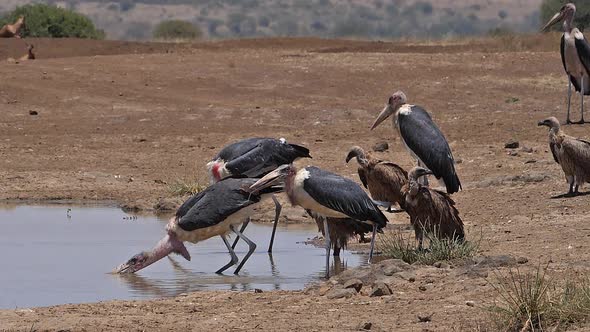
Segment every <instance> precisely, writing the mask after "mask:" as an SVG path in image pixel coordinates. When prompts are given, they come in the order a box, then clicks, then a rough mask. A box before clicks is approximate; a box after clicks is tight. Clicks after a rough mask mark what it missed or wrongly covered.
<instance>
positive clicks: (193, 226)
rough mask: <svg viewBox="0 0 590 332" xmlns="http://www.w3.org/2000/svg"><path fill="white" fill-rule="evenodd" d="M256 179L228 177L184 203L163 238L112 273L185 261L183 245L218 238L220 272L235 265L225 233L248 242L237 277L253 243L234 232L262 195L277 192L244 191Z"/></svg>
mask: <svg viewBox="0 0 590 332" xmlns="http://www.w3.org/2000/svg"><path fill="white" fill-rule="evenodd" d="M256 181H258V179H251V178H241V179H237V178H228V179H225V180H222V181H220V182H217V183H215V184H213V185H211V186H209V187H208V188H207V189H205V190H203V191H201V192H200V193H198V194H196V195H194V196H192V197H191V198H189V199H188V200H187V201H186V202H184V203H183V204H182V205H181V206H180V207H179V208H178V211H176V215H175V216H174V217H173V218H172V219H170V221H169V222H168V224H167V225H166V235H165V236H164V238H163V239H161V240H160V242H158V244H157V245H156V246H155V247H154V248H153V249H152V250H151V251H144V252H141V253H139V254H137V255H135V256H133V257H131V258H130V259H129V260H128V261H127V262H125V263H124V264H121V265H120V266H119V267H117V269H116V270H115V272H116V273H134V272H137V271H139V270H141V269H143V268H145V267H146V266H149V265H151V264H153V263H155V262H157V261H158V260H160V259H162V258H164V257H166V256H168V255H169V254H170V253H177V254H180V255H181V256H182V257H184V258H185V259H186V260H189V261H190V259H191V257H190V254H189V253H188V251H187V250H186V247H185V246H184V244H183V242H185V241H188V242H192V243H197V242H199V241H203V240H206V239H208V238H211V237H213V236H217V235H219V236H220V237H221V239H222V240H223V243H225V245H226V247H227V249H228V251H229V254H230V256H231V261H230V262H229V263H228V264H226V265H224V266H223V267H221V268H220V269H219V270H217V272H216V273H222V272H223V271H225V270H227V269H228V268H230V267H231V266H233V265H235V264H237V263H238V257H237V256H236V254H235V252H234V251H233V249H232V247H231V246H230V244H229V242H228V241H227V237H226V236H227V234H229V233H230V232H233V233H235V234H236V235H237V236H238V237H239V238H241V239H242V240H244V241H245V242H246V243H248V246H249V250H248V253H247V254H246V256H244V258H243V259H242V262H241V263H240V264H239V265H238V267H237V268H236V270H235V271H234V273H235V274H238V272H240V270H241V269H242V267H243V266H244V264H245V263H246V261H247V260H248V258H249V257H250V255H252V253H253V252H254V250H255V249H256V244H254V242H252V241H251V240H250V239H248V238H247V237H246V236H245V235H244V234H242V232H240V231H238V230H237V229H236V227H237V225H239V224H242V223H243V222H244V219H245V218H248V217H250V215H251V214H252V213H253V212H254V207H255V206H256V205H257V204H258V203H260V202H261V201H262V199H263V197H264V196H267V195H269V194H272V193H275V192H278V191H281V190H282V188H281V187H276V186H269V187H265V188H264V189H261V190H259V191H256V192H252V191H251V190H248V188H249V187H250V186H252V185H253V184H254V183H256Z"/></svg>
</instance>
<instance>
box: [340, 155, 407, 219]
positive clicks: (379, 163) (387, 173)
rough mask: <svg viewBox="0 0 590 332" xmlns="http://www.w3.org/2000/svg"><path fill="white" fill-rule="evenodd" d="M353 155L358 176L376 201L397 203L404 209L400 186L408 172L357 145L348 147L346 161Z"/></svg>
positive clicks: (402, 184) (403, 198)
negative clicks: (356, 163)
mask: <svg viewBox="0 0 590 332" xmlns="http://www.w3.org/2000/svg"><path fill="white" fill-rule="evenodd" d="M355 157H356V161H357V162H358V164H359V168H358V174H359V178H360V179H361V182H362V183H363V185H364V186H365V188H368V189H369V192H370V193H371V197H372V198H373V199H374V200H376V201H381V202H387V203H391V204H395V203H397V204H398V205H399V207H400V208H402V209H404V206H405V197H404V194H403V192H402V187H403V186H404V185H405V184H406V183H407V182H408V172H406V171H405V170H404V169H403V168H401V167H400V166H398V165H396V164H394V163H392V162H388V161H383V160H381V159H377V158H375V157H373V156H371V154H370V153H366V152H365V150H363V149H362V148H361V147H359V146H353V147H352V148H351V149H350V151H349V152H348V155H347V156H346V162H347V163H348V162H349V161H350V160H351V159H352V158H355Z"/></svg>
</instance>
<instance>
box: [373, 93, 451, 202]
mask: <svg viewBox="0 0 590 332" xmlns="http://www.w3.org/2000/svg"><path fill="white" fill-rule="evenodd" d="M391 115H394V117H393V126H394V127H395V128H396V129H397V131H398V133H399V135H400V137H401V139H402V142H403V143H404V146H405V147H406V149H407V150H408V152H409V153H410V155H411V156H412V157H414V158H415V159H416V160H417V161H418V166H424V167H426V168H428V169H429V170H431V171H432V173H433V174H434V176H435V177H436V178H437V179H439V180H440V179H442V181H443V182H444V185H445V187H446V189H447V193H449V194H452V193H455V192H457V191H459V190H461V181H460V180H459V176H458V175H457V172H456V170H455V160H454V158H453V153H452V152H451V148H450V147H449V143H448V142H447V139H446V138H445V136H444V135H443V133H442V131H441V130H440V129H439V128H438V126H437V125H436V123H434V121H433V120H432V118H431V117H430V114H428V112H427V111H426V110H425V109H423V108H422V107H420V106H416V105H411V104H407V103H406V95H405V94H404V93H403V92H401V91H398V92H396V93H394V94H393V95H392V96H391V97H389V101H388V102H387V106H385V108H384V109H383V111H382V112H381V113H380V114H379V116H378V117H377V119H376V120H375V122H374V123H373V125H372V126H371V130H373V129H375V128H376V127H377V126H378V125H379V124H380V123H381V122H383V121H385V119H387V118H388V117H390V116H391Z"/></svg>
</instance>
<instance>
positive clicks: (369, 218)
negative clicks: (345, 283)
mask: <svg viewBox="0 0 590 332" xmlns="http://www.w3.org/2000/svg"><path fill="white" fill-rule="evenodd" d="M281 183H284V185H285V191H286V193H287V196H288V197H289V201H290V202H291V204H293V205H299V206H301V207H302V208H304V209H306V210H310V211H312V212H313V213H314V214H316V215H318V216H322V217H323V220H324V231H325V232H326V234H330V231H329V227H328V222H327V218H336V219H342V218H351V219H354V220H357V221H359V222H365V223H368V224H370V225H371V226H372V228H373V234H372V237H371V251H370V253H369V261H371V258H372V257H373V250H374V247H375V234H376V233H377V229H378V228H383V227H385V225H386V224H387V218H386V217H385V215H383V212H381V210H379V207H378V206H377V205H376V203H375V202H373V200H371V198H370V197H369V196H368V195H367V193H366V192H365V191H364V190H363V189H362V188H361V187H360V186H359V185H358V184H356V182H354V181H352V180H349V179H346V178H344V177H342V176H340V175H337V174H334V173H330V172H328V171H325V170H322V169H320V168H317V167H314V166H307V167H305V168H302V169H300V170H297V168H296V167H295V166H293V165H292V164H291V165H289V164H288V165H282V166H280V167H279V168H277V169H276V170H274V171H272V172H270V173H269V174H267V175H265V176H264V177H263V178H262V179H260V180H258V181H257V182H256V183H255V184H253V185H252V186H251V187H250V190H252V191H253V192H257V191H258V190H264V188H267V187H269V186H274V185H278V184H281ZM325 238H326V276H327V277H328V276H329V274H330V248H331V244H330V236H326V237H325Z"/></svg>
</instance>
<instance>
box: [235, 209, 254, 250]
mask: <svg viewBox="0 0 590 332" xmlns="http://www.w3.org/2000/svg"><path fill="white" fill-rule="evenodd" d="M249 223H250V217H248V218H246V220H245V221H244V223H243V224H242V227H241V228H240V233H244V230H245V229H246V227H248V224H249ZM239 240H240V238H239V237H237V236H236V239H235V240H234V243H233V244H232V245H231V248H232V249H236V245H237V244H238V241H239Z"/></svg>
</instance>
